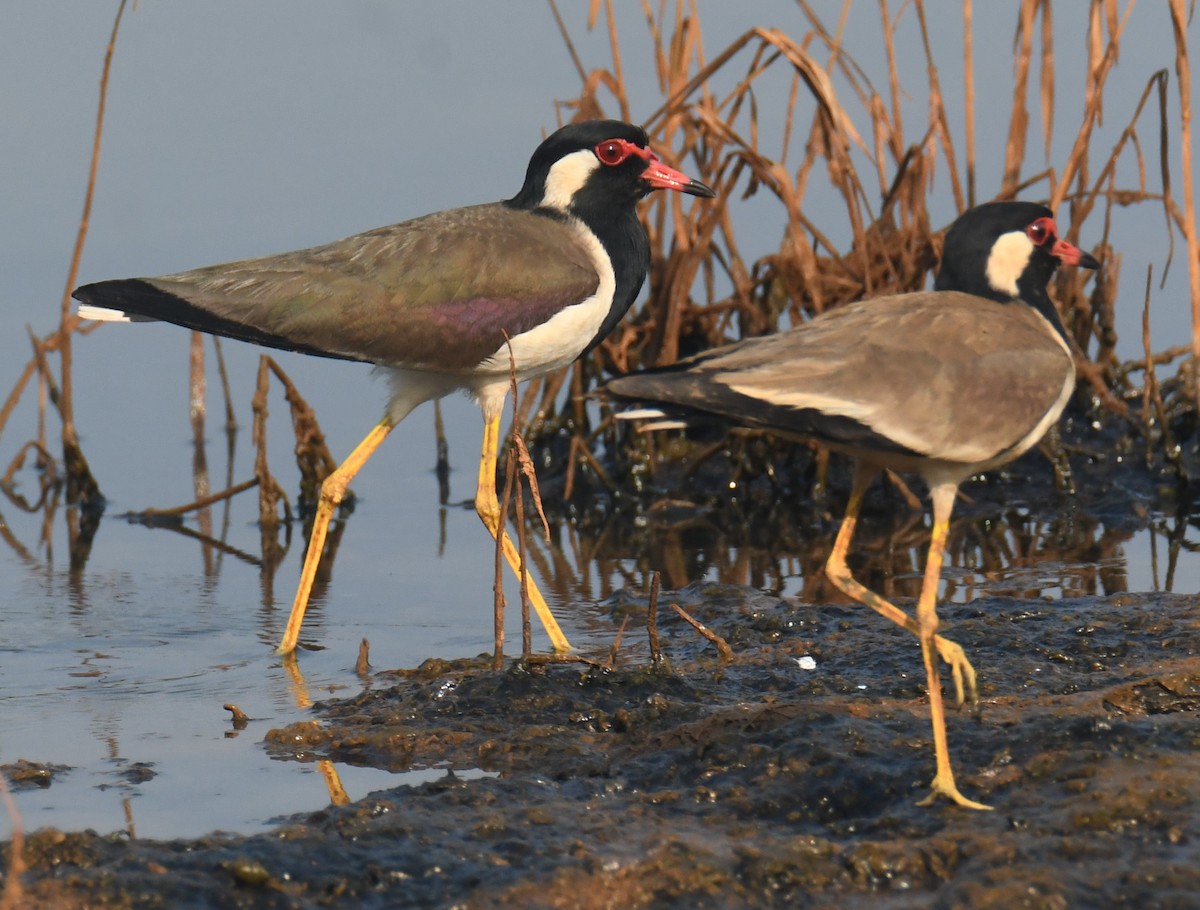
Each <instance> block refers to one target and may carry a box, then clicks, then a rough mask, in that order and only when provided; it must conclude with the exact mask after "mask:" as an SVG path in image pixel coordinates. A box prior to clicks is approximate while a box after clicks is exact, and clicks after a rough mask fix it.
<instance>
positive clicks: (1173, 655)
mask: <svg viewBox="0 0 1200 910" xmlns="http://www.w3.org/2000/svg"><path fill="white" fill-rule="evenodd" d="M671 602H675V603H679V604H680V605H681V606H683V607H684V608H685V609H686V610H687V611H688V612H689V613H691V614H692V615H693V616H694V617H695V618H696V619H698V620H700V621H701V622H703V623H704V624H705V625H707V626H708V627H709V628H711V629H712V630H713V631H715V632H716V633H717V634H719V635H720V636H722V637H723V638H724V639H725V640H726V641H727V642H728V644H729V646H730V648H731V650H732V652H733V659H732V660H731V661H728V662H723V661H722V660H721V659H720V658H719V656H718V655H717V652H716V650H715V648H714V647H713V645H712V644H711V643H709V642H708V641H706V640H704V639H702V638H700V637H699V636H698V635H697V633H696V632H695V631H694V630H693V629H692V628H691V627H690V626H688V625H686V624H685V623H684V622H683V620H682V619H680V618H679V617H677V616H676V615H675V614H674V613H673V612H671V611H670V610H667V609H663V607H664V606H665V605H667V604H669V603H671ZM605 608H606V610H607V611H608V615H607V619H609V620H610V621H611V622H612V624H613V629H614V633H615V630H616V628H617V627H619V626H620V624H621V623H622V622H623V621H625V619H626V617H629V624H628V626H627V628H626V632H625V636H624V645H623V647H622V649H621V651H620V653H619V655H618V659H617V660H616V662H615V666H613V667H611V668H608V667H605V666H602V665H592V666H585V665H583V664H578V663H574V664H549V665H536V664H534V665H528V664H525V663H522V662H520V661H514V662H511V663H510V664H509V665H508V667H507V668H506V669H505V670H503V671H500V672H493V671H492V670H491V669H490V659H489V658H486V657H481V658H480V659H477V660H471V661H458V662H446V661H433V660H431V661H428V662H427V663H426V664H424V665H423V666H421V667H419V668H416V669H413V670H406V671H391V672H379V673H376V674H374V675H373V676H372V677H371V679H370V681H369V685H368V687H367V688H366V689H365V690H364V691H363V692H362V693H361V694H359V695H358V696H356V697H353V698H348V699H341V700H336V701H328V702H323V703H320V704H318V705H317V706H316V707H315V708H314V711H313V717H312V719H311V720H310V721H305V722H302V723H297V724H295V725H292V726H289V727H285V728H281V729H274V730H271V731H270V732H269V733H267V734H266V737H265V740H266V742H265V748H267V749H268V750H270V751H271V752H272V754H274V755H275V756H277V757H278V758H280V759H281V760H289V761H318V760H330V759H332V760H334V761H335V762H343V763H356V764H363V765H371V766H378V767H385V768H394V769H403V768H409V767H416V766H444V767H446V768H447V769H448V770H447V773H446V776H445V777H444V778H443V779H441V780H438V781H436V782H433V783H428V784H425V785H422V786H418V787H409V786H403V787H398V788H395V789H392V790H387V791H382V792H378V793H375V794H372V795H371V796H369V797H367V798H365V799H362V800H360V801H358V802H356V803H353V804H350V805H346V806H339V807H331V808H329V809H327V810H325V811H321V812H317V813H313V814H308V815H303V816H297V817H295V818H292V819H289V820H286V821H284V822H282V823H281V824H280V825H279V826H278V827H277V828H276V829H275V830H272V831H271V832H269V833H266V834H262V835H257V836H252V837H233V836H214V837H209V838H202V839H199V840H192V841H172V842H152V841H131V840H129V839H127V838H125V837H121V836H111V837H100V836H97V835H94V834H91V833H65V832H59V831H55V830H42V831H38V832H33V833H32V834H30V835H29V836H28V837H27V841H26V845H25V851H24V853H25V861H26V863H27V864H28V869H29V871H28V872H27V873H26V875H25V882H26V896H27V898H28V905H29V906H39V905H40V906H66V907H70V906H88V907H171V908H184V907H196V908H208V907H238V906H243V907H335V906H362V907H396V906H404V907H513V908H516V907H522V908H525V907H582V908H592V907H595V908H601V907H605V908H608V907H613V908H637V907H701V908H703V907H713V908H718V907H721V908H725V907H787V906H804V907H830V908H833V907H838V908H846V907H871V908H881V907H882V908H909V907H912V908H916V907H922V908H924V907H947V908H951V907H977V908H1006V910H1007V908H1021V907H1028V908H1065V907H1138V908H1185V907H1196V906H1197V905H1198V902H1200V898H1198V897H1197V895H1200V811H1198V807H1200V749H1198V747H1200V723H1198V722H1197V721H1198V711H1200V623H1198V616H1197V609H1196V602H1195V598H1192V597H1186V596H1178V595H1170V594H1154V595H1146V594H1115V595H1111V596H1097V597H1077V598H1071V599H1068V600H1057V601H1049V600H1029V599H1019V598H1011V597H983V598H980V599H977V600H974V601H972V602H971V603H969V604H966V605H961V604H959V605H954V604H952V605H948V606H947V607H945V608H944V609H943V610H942V613H943V615H944V618H945V621H946V627H945V629H944V630H943V631H944V632H945V634H947V635H948V636H950V637H952V638H953V639H954V640H956V641H958V642H959V643H960V644H962V645H963V646H964V647H965V648H966V649H967V652H968V654H969V655H970V656H971V658H972V660H973V662H974V665H975V667H976V669H977V670H978V672H979V677H980V698H981V701H980V704H979V705H978V707H977V708H975V709H971V708H964V709H962V710H959V711H957V712H954V711H952V712H951V714H950V717H949V736H950V748H951V754H952V756H953V758H954V762H955V767H956V771H957V773H958V775H959V783H960V786H961V787H962V789H963V791H964V792H965V793H966V794H967V795H968V796H970V797H972V798H975V799H979V800H981V801H983V802H986V803H989V804H991V805H992V806H994V811H992V812H986V813H980V812H970V811H966V810H963V809H959V808H956V807H953V806H950V805H949V804H947V803H938V804H936V805H934V806H933V807H931V808H921V807H919V806H917V805H916V803H917V801H918V800H919V799H921V798H922V797H924V796H925V794H926V792H927V785H928V783H929V779H930V777H931V776H932V764H933V758H932V748H931V745H930V741H929V740H930V726H929V719H928V706H927V701H926V698H925V695H924V691H923V689H924V685H923V672H922V669H921V665H920V657H919V650H918V647H917V644H916V642H915V640H914V639H913V638H912V637H911V636H909V635H908V634H907V633H905V632H904V631H903V630H899V629H896V628H893V627H890V626H889V625H888V624H886V623H884V622H882V621H880V620H878V619H877V618H876V617H875V616H874V614H871V613H869V611H866V610H864V609H862V608H859V607H856V606H853V605H829V604H824V605H821V606H820V607H819V608H818V607H814V606H811V605H807V604H803V603H799V602H797V601H796V600H795V599H787V600H785V599H780V598H776V597H773V596H770V595H767V594H763V593H759V592H757V591H755V590H753V589H750V588H747V587H741V586H732V585H716V584H708V585H704V584H695V585H691V586H688V587H686V588H683V589H681V590H676V591H664V592H663V593H662V595H661V598H660V610H659V619H658V628H659V630H660V637H661V646H662V649H663V652H664V656H665V657H666V664H669V666H668V665H665V664H664V665H658V666H655V665H653V664H652V663H651V662H650V660H649V655H648V650H647V644H646V642H647V636H646V634H645V631H644V629H643V628H642V626H641V625H640V623H644V620H645V616H646V608H647V602H646V600H645V599H644V598H643V597H641V596H639V595H634V594H630V593H629V592H626V591H622V592H619V593H618V594H617V595H614V596H613V597H611V598H609V600H608V601H607V602H606V604H605ZM600 658H601V660H603V658H604V655H600ZM455 768H457V769H460V770H461V769H483V770H484V771H486V772H491V773H490V774H489V775H487V776H483V777H472V778H471V779H466V778H463V777H460V776H458V775H455V774H454V772H453V769H455ZM6 859H7V856H6Z"/></svg>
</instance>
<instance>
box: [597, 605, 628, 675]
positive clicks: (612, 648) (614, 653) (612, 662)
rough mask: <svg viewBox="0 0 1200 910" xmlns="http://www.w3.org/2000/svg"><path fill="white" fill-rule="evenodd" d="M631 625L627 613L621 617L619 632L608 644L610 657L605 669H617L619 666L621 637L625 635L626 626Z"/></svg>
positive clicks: (605, 663)
mask: <svg viewBox="0 0 1200 910" xmlns="http://www.w3.org/2000/svg"><path fill="white" fill-rule="evenodd" d="M627 625H629V616H628V614H626V615H625V616H624V617H623V618H622V619H621V626H620V628H619V629H617V634H616V635H614V636H613V641H612V644H611V645H609V646H608V658H607V659H606V660H605V661H604V665H603V666H604V669H605V670H615V669H616V668H617V657H618V656H619V655H620V653H621V639H622V638H624V637H625V627H626V626H627Z"/></svg>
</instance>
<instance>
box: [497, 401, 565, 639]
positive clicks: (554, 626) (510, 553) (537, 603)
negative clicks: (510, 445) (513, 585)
mask: <svg viewBox="0 0 1200 910" xmlns="http://www.w3.org/2000/svg"><path fill="white" fill-rule="evenodd" d="M499 448H500V415H499V413H497V414H496V415H495V416H494V417H487V416H485V417H484V426H483V451H482V453H481V454H480V456H479V483H478V485H477V486H476V487H475V511H476V512H477V513H478V514H479V517H480V518H481V519H483V524H484V526H485V527H486V528H487V529H488V533H489V534H491V535H492V539H493V540H499V541H500V546H501V548H502V549H503V551H504V558H505V559H506V560H507V561H508V564H509V566H511V567H512V570H513V572H515V573H516V575H517V578H520V577H521V554H520V553H518V552H517V548H516V547H515V546H514V545H513V542H512V540H511V539H510V538H509V536H508V534H507V533H505V531H504V516H503V515H501V514H500V500H499V498H498V497H497V496H496V457H497V452H498V450H499ZM529 603H530V605H531V606H532V607H533V609H534V611H535V612H536V613H537V615H538V619H540V620H541V621H542V626H543V627H544V628H545V629H546V634H547V635H549V636H550V644H552V645H553V646H554V650H555V651H569V650H570V648H571V643H570V642H569V641H567V636H566V635H564V634H563V631H562V629H560V628H559V626H558V621H557V620H556V619H555V618H554V614H553V613H551V612H550V608H549V607H548V606H546V599H545V598H544V597H542V592H541V591H539V590H538V587H537V584H535V583H534V580H533V579H532V578H530V579H529Z"/></svg>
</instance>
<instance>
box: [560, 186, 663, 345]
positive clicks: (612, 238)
mask: <svg viewBox="0 0 1200 910" xmlns="http://www.w3.org/2000/svg"><path fill="white" fill-rule="evenodd" d="M578 217H579V220H580V221H581V222H582V223H583V225H584V227H586V228H587V229H588V230H589V231H591V232H592V233H593V234H594V235H595V236H596V239H597V240H598V241H600V245H601V246H602V247H603V248H604V252H605V253H607V254H608V258H609V259H610V260H611V262H612V270H613V279H614V288H613V299H612V302H611V303H610V305H609V310H608V315H607V316H606V317H604V322H603V323H602V324H601V326H600V329H599V331H598V332H597V333H596V337H595V338H593V339H592V340H591V341H590V342H589V343H588V346H587V348H586V350H585V353H586V352H587V351H590V350H591V349H592V348H594V347H595V346H596V345H597V344H599V343H600V342H601V341H603V340H604V339H605V338H606V337H608V334H609V333H610V332H612V330H613V329H615V328H616V327H617V323H619V322H620V321H621V319H622V317H624V315H625V314H626V312H628V311H629V308H630V307H631V306H633V301H634V300H636V299H637V295H638V292H639V291H640V290H641V289H642V282H644V281H645V280H646V273H647V272H648V271H649V270H650V241H649V240H647V239H646V231H645V230H644V229H643V228H642V224H641V222H640V221H638V217H637V212H636V210H634V209H629V210H627V211H625V212H623V213H621V214H620V215H619V216H618V217H616V218H613V217H607V218H606V217H602V216H601V217H590V218H589V217H588V214H587V213H586V212H584V213H581V214H580V215H579V216H578Z"/></svg>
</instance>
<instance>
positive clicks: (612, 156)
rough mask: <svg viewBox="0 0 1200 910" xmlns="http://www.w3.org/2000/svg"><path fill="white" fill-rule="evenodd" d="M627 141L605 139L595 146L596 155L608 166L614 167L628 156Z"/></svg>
mask: <svg viewBox="0 0 1200 910" xmlns="http://www.w3.org/2000/svg"><path fill="white" fill-rule="evenodd" d="M629 152H630V147H629V143H628V142H626V141H625V140H624V139H605V140H604V141H603V142H601V143H600V144H599V145H598V146H596V157H597V158H599V159H600V160H601V161H602V162H603V163H604V164H607V165H608V166H609V167H616V166H617V165H618V164H620V163H621V162H622V161H624V160H625V159H626V158H628V157H629Z"/></svg>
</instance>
